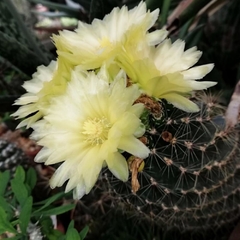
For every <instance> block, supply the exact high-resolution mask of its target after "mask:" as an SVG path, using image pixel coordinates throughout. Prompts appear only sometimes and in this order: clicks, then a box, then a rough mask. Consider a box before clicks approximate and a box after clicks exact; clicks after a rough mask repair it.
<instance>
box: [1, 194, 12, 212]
mask: <svg viewBox="0 0 240 240" xmlns="http://www.w3.org/2000/svg"><path fill="white" fill-rule="evenodd" d="M0 206H1V207H2V208H3V209H4V210H5V212H7V213H12V212H13V209H12V208H11V206H10V204H9V203H8V202H7V201H6V199H5V198H3V197H2V196H0Z"/></svg>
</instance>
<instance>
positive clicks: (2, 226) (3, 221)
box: [0, 206, 17, 234]
mask: <svg viewBox="0 0 240 240" xmlns="http://www.w3.org/2000/svg"><path fill="white" fill-rule="evenodd" d="M7 231H8V232H11V233H17V231H16V229H14V227H13V226H12V224H11V223H10V222H9V221H8V219H7V214H6V212H5V211H4V209H3V208H2V207H1V206H0V234H2V233H5V232H7Z"/></svg>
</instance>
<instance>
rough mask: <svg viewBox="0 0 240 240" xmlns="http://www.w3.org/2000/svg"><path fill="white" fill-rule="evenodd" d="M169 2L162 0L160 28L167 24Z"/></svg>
mask: <svg viewBox="0 0 240 240" xmlns="http://www.w3.org/2000/svg"><path fill="white" fill-rule="evenodd" d="M170 4H171V0H164V1H163V5H162V9H161V27H163V26H164V25H165V24H166V22H167V17H168V12H169V8H170Z"/></svg>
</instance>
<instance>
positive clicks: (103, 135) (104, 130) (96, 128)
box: [82, 117, 111, 145]
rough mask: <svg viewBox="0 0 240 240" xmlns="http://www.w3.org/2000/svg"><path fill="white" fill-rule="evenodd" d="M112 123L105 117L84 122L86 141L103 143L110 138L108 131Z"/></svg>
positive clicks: (97, 143)
mask: <svg viewBox="0 0 240 240" xmlns="http://www.w3.org/2000/svg"><path fill="white" fill-rule="evenodd" d="M110 128H111V124H110V123H109V121H108V120H107V119H106V118H105V117H102V118H94V119H88V120H87V121H85V122H84V123H83V130H84V131H83V132H82V133H83V134H84V135H85V136H86V141H88V142H90V143H91V144H96V145H99V144H102V143H103V142H104V141H106V140H107V138H108V131H109V129H110Z"/></svg>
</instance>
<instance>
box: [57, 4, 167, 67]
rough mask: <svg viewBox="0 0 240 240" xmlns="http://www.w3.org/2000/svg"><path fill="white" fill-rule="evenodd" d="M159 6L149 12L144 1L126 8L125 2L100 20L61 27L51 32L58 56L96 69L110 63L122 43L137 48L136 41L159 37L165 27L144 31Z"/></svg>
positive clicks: (151, 40) (152, 22) (155, 15)
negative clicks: (73, 29)
mask: <svg viewBox="0 0 240 240" xmlns="http://www.w3.org/2000/svg"><path fill="white" fill-rule="evenodd" d="M158 14H159V9H156V10H155V11H153V12H151V13H150V12H149V11H147V9H146V4H145V2H140V4H139V5H138V6H137V7H135V8H133V9H131V10H129V11H128V9H127V7H126V6H123V7H122V8H121V9H120V8H114V9H113V10H112V12H111V13H110V14H108V15H106V16H105V17H104V18H103V20H99V19H94V20H93V22H92V23H91V24H87V23H83V22H79V24H78V28H77V29H76V30H75V32H72V31H67V30H64V31H62V32H59V35H55V36H53V40H54V42H55V45H56V47H57V49H58V51H57V53H58V54H59V56H62V57H64V58H65V59H66V60H67V61H69V62H70V63H71V64H73V65H75V66H77V65H81V68H82V69H86V70H89V69H96V68H99V67H101V66H102V65H103V63H111V62H112V60H114V58H115V56H116V55H117V54H118V52H119V51H121V47H122V46H123V45H129V46H133V47H134V48H136V45H137V44H138V42H139V41H146V42H147V44H148V45H155V44H157V43H159V42H160V41H161V39H162V38H163V35H164V36H166V31H165V30H157V31H155V32H153V33H148V32H147V31H148V30H149V29H150V28H151V27H152V26H153V24H154V23H155V21H156V20H157V18H158Z"/></svg>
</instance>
